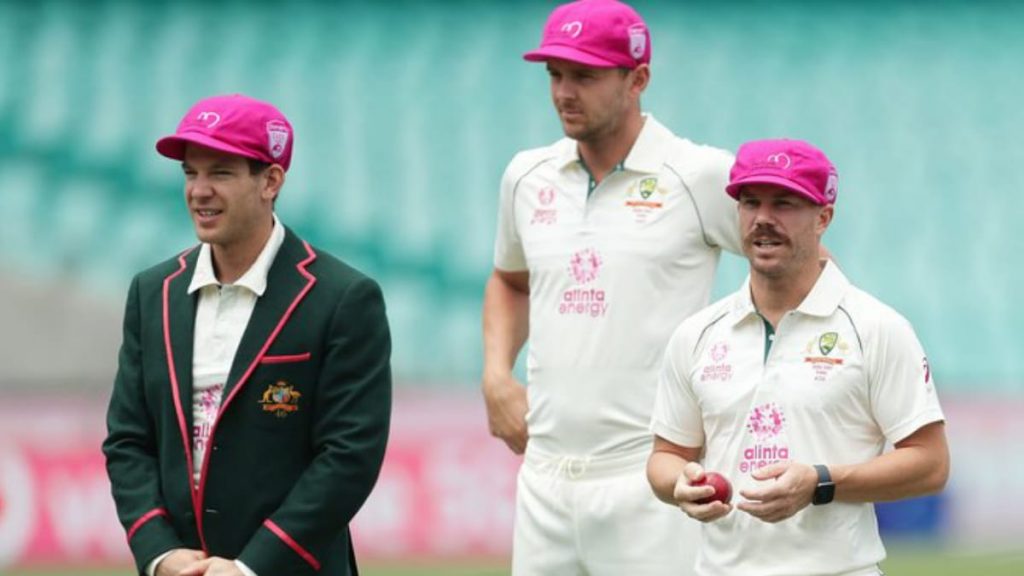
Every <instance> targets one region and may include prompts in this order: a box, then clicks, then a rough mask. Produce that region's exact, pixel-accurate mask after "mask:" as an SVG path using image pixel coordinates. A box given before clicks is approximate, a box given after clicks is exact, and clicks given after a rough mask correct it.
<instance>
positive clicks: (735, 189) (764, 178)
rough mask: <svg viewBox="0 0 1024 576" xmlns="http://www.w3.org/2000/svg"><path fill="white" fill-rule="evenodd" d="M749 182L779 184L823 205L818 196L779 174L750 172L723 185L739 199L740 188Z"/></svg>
mask: <svg viewBox="0 0 1024 576" xmlns="http://www.w3.org/2000/svg"><path fill="white" fill-rule="evenodd" d="M751 184H767V185H769V186H779V187H781V188H785V189H786V190H789V191H790V192H795V193H796V194H799V195H801V196H803V197H804V198H807V199H808V200H810V201H811V202H814V203H815V204H818V205H824V202H822V201H821V199H820V198H818V197H817V196H815V195H814V194H813V193H812V192H811V191H810V190H807V189H805V188H804V187H802V186H800V185H799V184H797V183H796V182H793V181H792V180H789V179H788V178H783V177H781V176H772V175H769V174H762V175H757V174H751V175H750V176H747V177H746V178H741V179H739V180H735V181H733V182H730V183H729V184H728V185H727V186H726V187H725V192H726V193H727V194H728V195H729V196H732V197H733V198H734V199H736V200H739V199H740V189H741V188H743V187H744V186H749V185H751Z"/></svg>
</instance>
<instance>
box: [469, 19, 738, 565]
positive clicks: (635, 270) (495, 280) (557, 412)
mask: <svg viewBox="0 0 1024 576" xmlns="http://www.w3.org/2000/svg"><path fill="white" fill-rule="evenodd" d="M524 57H525V59H526V60H528V61H534V62H544V63H546V66H547V70H548V74H549V76H550V81H551V97H552V100H553V102H554V105H555V109H556V111H557V112H558V116H559V119H560V121H561V123H562V128H563V130H564V132H565V135H566V138H564V139H562V140H559V141H558V142H556V143H554V144H553V145H551V146H547V147H544V148H538V149H533V150H527V151H524V152H521V153H519V154H517V155H516V156H515V157H514V158H513V159H512V161H511V163H510V164H509V166H508V168H507V170H506V172H505V175H504V178H503V180H502V183H501V198H500V208H499V216H498V231H497V241H496V246H495V259H494V265H495V267H494V271H493V273H492V275H491V277H490V279H489V280H488V284H487V289H486V294H485V303H484V314H483V315H484V348H485V363H484V364H485V365H484V374H483V385H482V387H483V393H484V397H485V400H486V404H487V412H488V418H489V425H490V430H491V432H492V434H493V435H494V436H496V437H498V438H500V439H502V440H503V441H504V442H505V443H506V444H507V445H508V446H509V448H510V449H511V450H513V451H514V452H515V453H517V454H519V453H523V452H524V451H525V459H524V464H523V466H522V468H521V470H520V473H519V478H518V485H517V502H516V519H515V530H514V538H513V560H512V573H513V574H515V575H523V576H525V575H529V576H538V575H541V576H543V575H553V576H572V575H577V574H578V575H584V574H587V575H594V576H597V575H615V576H620V575H623V574H629V575H630V576H669V575H672V576H681V575H682V576H685V575H688V574H691V573H692V567H693V563H694V558H695V546H696V540H697V539H698V529H699V523H697V522H694V521H693V520H691V519H689V518H687V517H686V516H685V515H684V514H682V513H681V512H680V511H678V510H672V509H671V508H668V507H666V506H663V505H662V504H661V503H659V502H658V501H657V499H655V498H654V497H653V496H652V495H651V493H650V488H649V487H648V485H647V481H646V478H645V475H644V463H645V462H646V459H647V455H648V454H649V452H650V449H651V444H652V435H651V433H650V431H649V429H648V424H649V421H650V417H651V407H652V406H653V402H654V393H655V389H656V384H657V375H658V370H659V367H660V362H661V357H662V355H663V352H664V347H665V343H666V342H667V341H668V337H669V335H670V334H671V331H672V329H673V328H674V327H675V326H676V325H678V323H679V322H681V321H682V320H683V319H684V318H685V317H686V316H688V315H690V314H692V313H693V312H696V311H697V310H698V309H700V308H701V307H702V306H704V305H706V304H707V302H708V301H709V295H710V292H711V287H712V281H713V276H714V273H715V269H716V266H717V263H718V259H719V255H720V252H721V249H722V248H725V249H728V250H730V251H732V252H737V253H738V252H739V233H738V227H737V221H736V212H735V208H734V206H733V205H732V202H731V201H730V200H729V199H728V198H727V197H725V195H724V194H722V193H721V190H722V189H723V188H724V187H725V185H726V182H727V177H728V169H729V166H730V165H731V162H732V157H731V155H730V154H729V153H727V152H725V151H722V150H718V149H715V148H710V147H707V146H700V145H697V144H694V143H692V142H690V141H688V140H685V139H682V138H678V137H676V136H675V135H673V134H672V133H671V132H670V131H669V130H668V129H667V128H665V127H664V126H662V125H661V124H660V123H658V122H657V121H656V120H655V119H654V118H653V117H652V116H650V115H647V114H643V113H641V108H640V95H641V94H642V93H643V91H644V89H645V88H646V87H647V84H648V81H649V79H650V74H651V72H650V67H649V62H650V57H651V44H650V36H649V33H648V30H647V26H646V25H645V24H644V21H643V20H642V19H641V18H640V16H639V15H638V14H637V13H636V12H635V11H634V10H633V9H632V8H630V7H629V6H627V5H626V4H623V3H620V2H613V1H608V0H589V1H582V2H573V3H570V4H565V5H562V6H560V7H558V8H557V9H555V10H554V12H553V13H552V14H551V15H550V17H549V19H548V22H547V25H546V27H545V29H544V34H543V39H542V42H541V46H540V48H539V49H537V50H534V51H532V52H529V53H527V54H526V55H525V56H524ZM527 338H529V341H530V346H529V354H528V386H526V387H524V386H522V384H521V383H520V382H518V381H517V380H516V378H515V377H514V376H513V373H512V369H513V365H514V364H515V360H516V357H517V356H518V354H519V352H520V351H521V349H522V347H523V346H524V344H525V341H526V340H527Z"/></svg>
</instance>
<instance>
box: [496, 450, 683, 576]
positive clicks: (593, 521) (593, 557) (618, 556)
mask: <svg viewBox="0 0 1024 576" xmlns="http://www.w3.org/2000/svg"><path fill="white" fill-rule="evenodd" d="M649 454H650V452H649V451H646V450H645V451H642V452H636V453H631V454H626V455H616V456H611V457H602V458H589V457H585V458H576V457H565V456H550V455H542V454H537V453H536V451H534V450H530V449H529V448H527V451H526V457H525V458H524V461H523V465H522V466H521V467H520V469H519V477H518V480H517V490H516V517H515V530H514V536H513V543H512V576H693V575H694V561H695V559H696V556H697V545H698V543H699V542H700V523H699V522H697V521H696V520H693V519H691V518H689V517H688V516H686V514H684V513H683V512H682V511H681V510H680V509H679V508H677V507H675V506H670V505H668V504H665V503H664V502H661V501H660V500H658V499H657V498H656V497H655V496H654V492H653V491H652V490H651V486H650V484H648V482H647V473H646V465H647V457H648V455H649Z"/></svg>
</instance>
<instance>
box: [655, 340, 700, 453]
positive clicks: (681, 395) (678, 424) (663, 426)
mask: <svg viewBox="0 0 1024 576" xmlns="http://www.w3.org/2000/svg"><path fill="white" fill-rule="evenodd" d="M683 340H685V339H684V338H681V337H680V333H679V332H676V334H675V335H673V336H672V338H671V339H670V340H669V343H668V346H667V347H666V349H665V358H664V360H663V362H662V368H661V374H660V375H659V377H658V391H657V394H656V395H655V399H654V411H653V415H652V416H651V432H653V433H654V434H656V435H658V436H661V437H662V438H664V439H665V440H668V441H669V442H672V443H673V444H677V445H679V446H685V447H688V448H699V447H701V446H703V445H704V422H703V418H702V416H701V411H700V404H699V403H698V402H697V397H696V395H695V394H694V392H693V388H692V386H691V385H690V369H689V364H690V362H689V360H688V353H689V347H687V346H686V345H685V344H684V343H683Z"/></svg>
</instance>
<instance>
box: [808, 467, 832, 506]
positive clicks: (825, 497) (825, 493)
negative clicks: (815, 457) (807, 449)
mask: <svg viewBox="0 0 1024 576" xmlns="http://www.w3.org/2000/svg"><path fill="white" fill-rule="evenodd" d="M814 470H815V471H816V472H817V473H818V485H817V486H815V487H814V497H813V498H811V504H814V505H815V506H821V505H822V504H828V503H829V502H831V501H832V499H833V498H835V496H836V484H835V482H833V481H832V475H831V474H829V473H828V466H825V465H823V464H815V465H814Z"/></svg>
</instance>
